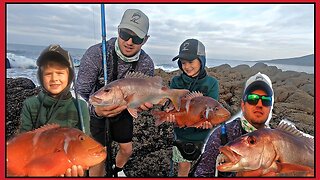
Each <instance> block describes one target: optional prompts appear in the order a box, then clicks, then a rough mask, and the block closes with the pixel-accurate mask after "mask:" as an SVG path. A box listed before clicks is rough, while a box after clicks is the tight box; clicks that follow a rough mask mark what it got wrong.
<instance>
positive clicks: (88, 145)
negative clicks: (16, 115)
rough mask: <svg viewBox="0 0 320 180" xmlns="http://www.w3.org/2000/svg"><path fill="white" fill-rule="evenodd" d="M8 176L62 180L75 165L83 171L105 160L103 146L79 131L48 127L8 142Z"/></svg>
mask: <svg viewBox="0 0 320 180" xmlns="http://www.w3.org/2000/svg"><path fill="white" fill-rule="evenodd" d="M6 149H7V159H6V160H7V175H8V176H60V175H62V174H64V173H65V172H66V170H67V169H68V168H71V166H72V165H81V166H82V167H83V168H84V169H88V168H89V167H91V166H94V165H96V164H99V163H100V162H102V161H103V160H104V159H105V158H106V156H107V155H106V150H105V147H103V146H102V145H101V144H99V143H98V142H96V141H95V140H93V139H92V138H91V137H89V136H87V135H86V134H84V133H83V132H82V131H80V130H79V129H75V128H63V127H60V126H59V125H57V124H52V125H46V126H43V127H41V128H38V129H35V130H33V131H29V132H25V133H21V134H19V135H17V136H15V137H14V138H12V139H10V140H9V141H8V142H7V146H6Z"/></svg>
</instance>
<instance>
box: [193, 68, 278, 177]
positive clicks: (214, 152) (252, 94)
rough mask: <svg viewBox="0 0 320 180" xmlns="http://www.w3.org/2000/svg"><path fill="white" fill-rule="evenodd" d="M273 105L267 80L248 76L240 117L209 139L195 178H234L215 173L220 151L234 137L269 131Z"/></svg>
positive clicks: (269, 81)
mask: <svg viewBox="0 0 320 180" xmlns="http://www.w3.org/2000/svg"><path fill="white" fill-rule="evenodd" d="M273 103H274V92H273V89H272V83H271V80H270V78H269V77H268V76H267V75H265V74H261V73H260V72H259V73H257V74H255V75H253V76H251V77H250V78H249V79H248V80H247V82H246V84H245V88H244V92H243V97H242V101H241V113H240V117H238V118H236V119H234V120H232V121H230V122H229V123H227V124H222V125H221V126H219V127H218V128H216V129H215V130H214V131H213V132H212V133H211V135H210V136H209V138H208V140H207V142H206V146H205V149H204V152H203V154H202V155H201V159H200V161H199V164H198V165H197V167H196V169H195V172H194V174H193V175H194V176H195V177H214V176H217V175H219V176H225V177H226V176H227V177H228V176H233V175H234V173H217V172H216V162H217V157H218V155H219V147H220V146H223V145H225V144H226V143H227V142H229V141H232V140H234V139H236V138H237V137H239V136H241V135H243V134H246V133H249V132H252V131H255V130H257V129H260V128H269V121H270V119H271V117H272V109H273Z"/></svg>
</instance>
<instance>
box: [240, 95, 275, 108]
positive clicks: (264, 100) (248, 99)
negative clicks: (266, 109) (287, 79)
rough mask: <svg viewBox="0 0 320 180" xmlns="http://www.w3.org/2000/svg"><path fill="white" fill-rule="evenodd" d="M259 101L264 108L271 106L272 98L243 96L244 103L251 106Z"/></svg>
mask: <svg viewBox="0 0 320 180" xmlns="http://www.w3.org/2000/svg"><path fill="white" fill-rule="evenodd" d="M259 99H261V101H262V105H264V106H271V105H272V97H270V96H260V95H257V94H248V95H247V96H245V99H244V101H245V102H248V103H249V104H251V105H257V104H258V102H259Z"/></svg>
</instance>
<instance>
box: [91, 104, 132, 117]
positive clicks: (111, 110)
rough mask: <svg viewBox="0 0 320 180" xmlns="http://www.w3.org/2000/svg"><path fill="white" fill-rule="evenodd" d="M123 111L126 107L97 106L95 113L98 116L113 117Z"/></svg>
mask: <svg viewBox="0 0 320 180" xmlns="http://www.w3.org/2000/svg"><path fill="white" fill-rule="evenodd" d="M125 109H127V105H110V106H97V107H95V112H96V114H97V115H98V116H103V117H114V116H116V115H118V114H120V113H121V112H122V111H123V110H125Z"/></svg>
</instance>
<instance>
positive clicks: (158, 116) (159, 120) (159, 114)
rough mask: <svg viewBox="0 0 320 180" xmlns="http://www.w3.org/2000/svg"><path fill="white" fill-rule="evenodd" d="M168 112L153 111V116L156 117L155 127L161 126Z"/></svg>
mask: <svg viewBox="0 0 320 180" xmlns="http://www.w3.org/2000/svg"><path fill="white" fill-rule="evenodd" d="M166 114H167V113H166V112H163V111H159V110H151V115H152V116H153V117H154V124H155V126H159V125H161V124H162V123H163V122H164V121H165V120H164V118H165V117H166Z"/></svg>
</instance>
